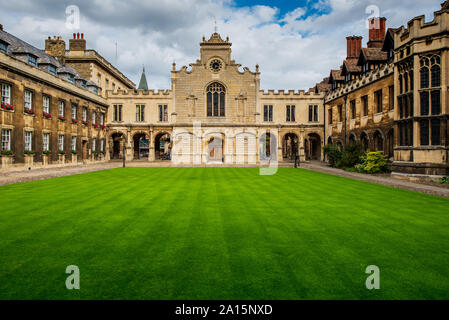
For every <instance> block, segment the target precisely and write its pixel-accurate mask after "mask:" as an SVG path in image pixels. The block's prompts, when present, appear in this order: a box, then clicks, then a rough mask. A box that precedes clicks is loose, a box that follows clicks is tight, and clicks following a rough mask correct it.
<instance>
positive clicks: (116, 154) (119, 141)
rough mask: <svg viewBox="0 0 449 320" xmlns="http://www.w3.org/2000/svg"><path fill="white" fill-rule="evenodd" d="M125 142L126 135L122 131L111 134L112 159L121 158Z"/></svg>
mask: <svg viewBox="0 0 449 320" xmlns="http://www.w3.org/2000/svg"><path fill="white" fill-rule="evenodd" d="M124 143H125V135H124V134H123V133H121V132H114V133H113V134H112V135H111V144H112V147H111V150H110V154H111V159H121V158H122V157H123V154H122V153H123V152H122V150H123V144H124Z"/></svg>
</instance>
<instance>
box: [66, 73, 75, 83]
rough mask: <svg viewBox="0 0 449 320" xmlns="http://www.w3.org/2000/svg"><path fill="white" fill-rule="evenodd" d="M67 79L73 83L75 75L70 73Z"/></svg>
mask: <svg viewBox="0 0 449 320" xmlns="http://www.w3.org/2000/svg"><path fill="white" fill-rule="evenodd" d="M67 80H68V81H69V82H71V83H75V77H74V76H73V75H72V74H70V73H69V74H68V75H67Z"/></svg>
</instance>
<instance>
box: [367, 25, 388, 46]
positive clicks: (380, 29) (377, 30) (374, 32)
mask: <svg viewBox="0 0 449 320" xmlns="http://www.w3.org/2000/svg"><path fill="white" fill-rule="evenodd" d="M386 21H387V19H386V18H372V19H370V20H369V41H368V48H382V46H383V43H384V40H385V34H386Z"/></svg>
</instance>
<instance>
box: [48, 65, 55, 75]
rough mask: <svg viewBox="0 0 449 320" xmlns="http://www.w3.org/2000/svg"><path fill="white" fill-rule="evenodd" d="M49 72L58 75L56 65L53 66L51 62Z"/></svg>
mask: <svg viewBox="0 0 449 320" xmlns="http://www.w3.org/2000/svg"><path fill="white" fill-rule="evenodd" d="M48 72H50V74H52V75H54V76H56V75H57V73H56V67H55V66H52V65H51V64H50V65H48Z"/></svg>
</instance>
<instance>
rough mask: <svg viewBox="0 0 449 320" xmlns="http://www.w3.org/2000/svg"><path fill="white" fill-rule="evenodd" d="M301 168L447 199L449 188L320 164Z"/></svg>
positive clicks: (304, 165)
mask: <svg viewBox="0 0 449 320" xmlns="http://www.w3.org/2000/svg"><path fill="white" fill-rule="evenodd" d="M301 168H302V169H307V170H313V171H319V172H323V173H328V174H332V175H335V176H340V177H347V178H351V179H356V180H362V181H367V182H371V183H376V184H383V185H386V186H390V187H394V188H401V189H407V190H412V191H417V192H422V193H428V194H432V195H435V196H440V197H447V198H449V187H445V186H439V185H438V184H436V183H435V184H430V183H429V184H424V183H416V182H411V181H408V180H402V179H398V178H394V177H392V176H391V175H389V174H388V175H387V174H385V175H369V174H362V173H356V172H348V171H345V170H341V169H336V168H332V167H329V166H327V165H325V164H323V163H321V162H310V163H301Z"/></svg>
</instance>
